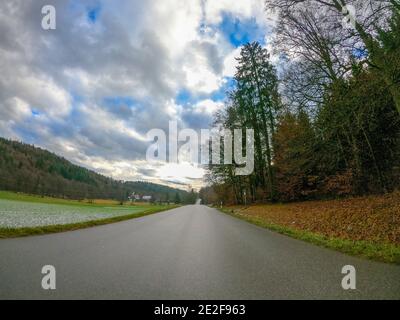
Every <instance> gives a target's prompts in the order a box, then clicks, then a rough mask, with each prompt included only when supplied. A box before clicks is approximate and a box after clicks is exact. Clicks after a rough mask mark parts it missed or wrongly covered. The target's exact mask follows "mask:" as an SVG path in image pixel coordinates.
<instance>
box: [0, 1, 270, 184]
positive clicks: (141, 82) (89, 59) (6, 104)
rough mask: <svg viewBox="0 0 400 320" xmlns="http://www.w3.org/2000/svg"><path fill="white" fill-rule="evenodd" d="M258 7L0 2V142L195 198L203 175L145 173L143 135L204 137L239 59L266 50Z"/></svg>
mask: <svg viewBox="0 0 400 320" xmlns="http://www.w3.org/2000/svg"><path fill="white" fill-rule="evenodd" d="M263 2H264V0H235V1H232V0H162V1H155V0H148V1H142V0H133V1H128V0H112V1H111V0H87V1H78V0H57V1H55V0H53V1H52V0H2V1H1V2H0V136H2V137H5V138H11V139H16V140H20V141H23V142H26V143H30V144H34V145H36V146H40V147H42V148H45V149H48V150H50V151H52V152H54V153H56V154H58V155H61V156H63V157H65V158H66V159H68V160H70V161H72V162H73V163H75V164H78V165H82V166H84V167H87V168H89V169H92V170H95V171H97V172H99V173H101V174H104V175H107V176H111V177H113V178H115V179H119V180H146V181H151V182H155V183H161V184H168V185H173V186H179V187H183V188H186V187H187V186H192V187H195V188H198V187H200V186H201V185H202V184H203V183H204V182H203V175H204V170H203V169H202V168H201V167H198V166H196V165H193V164H191V163H186V162H182V163H179V164H173V163H149V162H148V161H146V150H147V148H148V146H149V145H150V144H151V142H149V141H148V140H147V138H146V133H147V132H148V131H149V130H151V129H154V128H160V129H163V130H165V131H166V132H167V133H168V130H167V128H168V123H169V121H171V120H176V121H178V125H179V128H180V129H183V128H192V129H195V130H199V129H205V128H208V127H209V126H210V124H211V122H212V115H213V113H214V112H215V111H218V110H220V109H221V108H223V105H224V99H225V93H226V91H227V90H228V89H229V88H230V86H231V84H232V77H233V76H234V73H235V63H236V61H235V57H237V56H238V55H239V53H240V47H241V46H242V45H243V44H245V43H246V42H249V41H259V42H260V43H261V44H262V45H263V46H268V45H269V42H268V35H269V34H270V33H271V27H270V25H269V20H268V19H267V16H266V13H265V11H264V6H263ZM45 5H53V6H54V7H55V8H56V22H57V25H56V30H43V28H42V27H41V22H42V18H43V14H42V13H41V9H42V7H43V6H45Z"/></svg>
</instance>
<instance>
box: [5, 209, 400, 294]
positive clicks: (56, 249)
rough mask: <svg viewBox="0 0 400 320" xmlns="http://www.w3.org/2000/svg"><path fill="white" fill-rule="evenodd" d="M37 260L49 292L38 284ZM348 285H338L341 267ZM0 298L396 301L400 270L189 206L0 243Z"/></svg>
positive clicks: (40, 275) (39, 272)
mask: <svg viewBox="0 0 400 320" xmlns="http://www.w3.org/2000/svg"><path fill="white" fill-rule="evenodd" d="M44 265H53V266H54V267H55V268H56V290H53V291H45V290H43V289H42V287H41V281H42V276H43V275H42V274H41V269H42V267H43V266H44ZM344 265H353V266H354V267H355V268H356V270H357V277H356V284H357V290H354V291H345V290H343V289H342V287H341V281H342V277H343V276H344V275H342V274H341V270H342V267H343V266H344ZM0 298H1V299H10V298H18V299H19V298H33V299H43V298H45V299H53V298H54V299H60V298H61V299H89V298H90V299H353V298H354V299H359V298H361V299H368V298H378V299H383V298H394V299H399V298H400V267H399V266H394V265H387V264H381V263H376V262H371V261H367V260H363V259H358V258H354V257H349V256H346V255H343V254H341V253H338V252H335V251H331V250H328V249H324V248H320V247H317V246H314V245H311V244H308V243H305V242H302V241H298V240H295V239H291V238H288V237H286V236H283V235H279V234H277V233H274V232H271V231H268V230H266V229H263V228H260V227H257V226H255V225H252V224H249V223H247V222H245V221H242V220H239V219H236V218H233V217H231V216H228V215H225V214H223V213H220V212H218V211H217V210H215V209H211V208H208V207H206V206H200V205H194V206H186V207H181V208H178V209H174V210H171V211H167V212H162V213H159V214H155V215H150V216H147V217H142V218H138V219H133V220H129V221H124V222H120V223H115V224H109V225H105V226H99V227H94V228H89V229H82V230H78V231H72V232H66V233H59V234H52V235H45V236H37V237H28V238H19V239H6V240H0Z"/></svg>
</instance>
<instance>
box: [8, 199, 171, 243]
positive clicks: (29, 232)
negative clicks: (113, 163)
mask: <svg viewBox="0 0 400 320" xmlns="http://www.w3.org/2000/svg"><path fill="white" fill-rule="evenodd" d="M177 207H178V206H164V207H159V206H157V207H154V208H151V209H148V210H145V211H143V212H140V213H133V214H128V215H124V216H118V217H113V218H107V219H100V220H92V221H85V222H78V223H72V224H60V225H53V226H42V227H32V228H29V227H28V228H0V239H5V238H16V237H27V236H35V235H44V234H49V233H57V232H65V231H73V230H78V229H84V228H89V227H95V226H100V225H105V224H110V223H115V222H120V221H125V220H130V219H135V218H140V217H144V216H147V215H150V214H154V213H158V212H162V211H167V210H171V209H174V208H177Z"/></svg>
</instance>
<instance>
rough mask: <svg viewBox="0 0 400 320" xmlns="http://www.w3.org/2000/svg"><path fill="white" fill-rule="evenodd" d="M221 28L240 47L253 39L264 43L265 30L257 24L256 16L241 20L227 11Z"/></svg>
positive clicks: (231, 41) (233, 43) (235, 45)
mask: <svg viewBox="0 0 400 320" xmlns="http://www.w3.org/2000/svg"><path fill="white" fill-rule="evenodd" d="M219 29H220V30H221V31H222V33H223V34H224V36H225V37H226V38H227V39H228V40H229V42H230V43H231V44H232V45H233V46H234V47H240V46H242V45H244V44H246V43H248V42H253V41H259V42H260V43H261V44H263V43H264V39H263V34H264V30H262V29H261V28H260V27H259V26H258V25H257V22H256V19H254V18H251V19H242V20H241V19H239V18H237V17H234V16H232V15H231V14H226V13H225V14H223V19H222V22H221V24H220V25H219Z"/></svg>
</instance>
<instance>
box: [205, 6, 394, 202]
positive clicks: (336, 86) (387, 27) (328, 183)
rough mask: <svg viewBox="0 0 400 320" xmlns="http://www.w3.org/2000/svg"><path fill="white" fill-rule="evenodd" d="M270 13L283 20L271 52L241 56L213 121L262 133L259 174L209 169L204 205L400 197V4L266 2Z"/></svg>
mask: <svg viewBox="0 0 400 320" xmlns="http://www.w3.org/2000/svg"><path fill="white" fill-rule="evenodd" d="M350 5H351V6H352V8H354V9H355V10H354V12H355V13H356V16H355V17H351V16H349V12H350V10H347V9H348V8H350V7H349V6H350ZM266 10H267V12H273V13H274V14H276V15H277V23H276V26H275V30H274V31H275V32H274V34H275V37H274V39H273V40H272V46H271V47H272V48H273V51H271V52H269V51H268V50H267V49H266V48H265V47H263V46H262V45H261V44H260V43H258V42H252V43H248V44H246V45H245V46H244V47H243V48H242V50H241V54H240V57H239V58H238V59H237V72H236V75H235V86H234V89H233V90H231V91H230V92H229V98H228V99H227V100H226V103H225V108H224V110H223V111H220V112H218V113H217V114H216V115H215V119H214V122H215V123H214V125H215V126H218V127H223V128H228V129H231V130H232V129H237V128H249V129H254V132H255V136H254V154H255V159H254V160H255V169H254V172H253V174H251V175H248V176H237V175H235V170H234V168H235V167H236V166H237V165H235V164H232V165H224V166H219V165H210V166H208V174H207V186H206V187H204V188H203V189H201V191H200V197H201V198H202V199H203V201H204V202H206V203H218V204H219V203H220V202H223V203H226V204H229V203H230V204H247V203H257V202H258V203H262V202H277V201H281V202H286V201H300V200H311V199H326V198H328V199H329V198H338V197H346V196H355V195H368V194H383V193H388V192H391V191H393V190H396V189H397V188H398V187H399V186H400V1H399V0H388V1H385V0H383V1H376V0H374V1H371V0H368V1H351V0H349V1H347V0H324V1H322V0H312V1H311V0H268V1H266ZM273 56H278V57H279V60H280V62H281V63H279V64H278V65H277V64H275V63H273V61H272V57H273Z"/></svg>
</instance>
